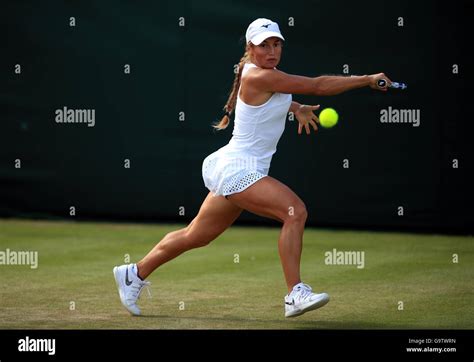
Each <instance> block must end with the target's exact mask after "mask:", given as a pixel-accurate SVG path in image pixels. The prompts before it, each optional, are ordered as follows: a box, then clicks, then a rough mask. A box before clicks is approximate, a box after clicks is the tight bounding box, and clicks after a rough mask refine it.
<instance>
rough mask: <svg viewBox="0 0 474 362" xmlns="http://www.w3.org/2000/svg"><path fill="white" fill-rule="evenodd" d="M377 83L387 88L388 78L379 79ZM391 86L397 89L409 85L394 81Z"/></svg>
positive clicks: (405, 87)
mask: <svg viewBox="0 0 474 362" xmlns="http://www.w3.org/2000/svg"><path fill="white" fill-rule="evenodd" d="M377 85H378V86H379V87H380V88H385V87H386V86H387V80H386V79H383V78H382V79H379V80H378V81H377ZM389 87H390V88H396V89H407V87H408V86H407V85H406V84H405V83H399V82H392V84H390V86H389Z"/></svg>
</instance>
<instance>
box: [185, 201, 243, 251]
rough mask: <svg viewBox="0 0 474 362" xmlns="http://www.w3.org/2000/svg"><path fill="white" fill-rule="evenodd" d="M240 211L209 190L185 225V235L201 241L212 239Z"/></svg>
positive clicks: (228, 224)
mask: <svg viewBox="0 0 474 362" xmlns="http://www.w3.org/2000/svg"><path fill="white" fill-rule="evenodd" d="M242 211H243V210H242V208H240V207H238V206H236V205H235V204H233V203H232V202H230V201H229V200H227V199H226V198H225V197H224V196H213V195H212V193H211V192H209V193H208V195H207V196H206V198H205V200H204V202H203V203H202V205H201V208H200V209H199V212H198V214H197V216H196V217H195V218H194V219H193V220H192V221H191V223H190V224H189V225H188V226H187V228H186V229H187V235H188V237H190V238H192V239H195V240H200V241H202V242H206V241H212V240H214V239H215V238H216V237H218V236H219V235H220V234H222V233H223V232H224V231H225V230H226V229H227V228H228V227H229V226H231V225H232V224H233V223H234V221H235V220H236V219H237V218H238V217H239V215H240V214H241V213H242Z"/></svg>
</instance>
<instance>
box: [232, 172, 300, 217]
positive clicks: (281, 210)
mask: <svg viewBox="0 0 474 362" xmlns="http://www.w3.org/2000/svg"><path fill="white" fill-rule="evenodd" d="M228 199H229V200H230V201H232V202H233V203H234V204H235V205H237V206H239V207H240V208H242V209H245V210H247V211H250V212H252V213H254V214H257V215H260V216H264V217H269V218H272V219H275V220H278V221H280V222H285V221H286V220H288V219H290V217H291V219H292V220H296V219H306V215H307V212H306V206H305V204H304V202H303V201H302V200H301V199H300V198H299V197H298V195H296V194H295V193H294V191H293V190H291V189H290V188H289V187H288V186H286V185H285V184H284V183H282V182H280V181H278V180H277V179H275V178H273V177H271V176H266V177H263V178H261V179H260V180H258V181H257V182H255V183H254V184H253V185H251V186H249V187H248V188H247V189H245V190H244V191H242V192H239V193H236V194H232V195H229V196H228Z"/></svg>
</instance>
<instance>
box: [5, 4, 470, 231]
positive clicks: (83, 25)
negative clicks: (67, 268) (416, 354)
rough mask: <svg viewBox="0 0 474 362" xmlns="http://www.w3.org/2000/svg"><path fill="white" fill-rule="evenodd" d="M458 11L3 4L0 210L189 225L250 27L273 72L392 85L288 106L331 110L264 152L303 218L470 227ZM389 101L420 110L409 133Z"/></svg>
mask: <svg viewBox="0 0 474 362" xmlns="http://www.w3.org/2000/svg"><path fill="white" fill-rule="evenodd" d="M471 3H472V2H468V1H463V2H454V3H448V2H433V1H428V0H425V1H419V2H418V1H417V2H414V1H390V2H388V1H387V2H382V1H361V2H355V1H354V2H349V1H341V0H338V1H300V0H296V1H272V2H270V1H183V0H180V1H168V2H157V1H140V2H135V1H121V2H116V1H100V2H99V1H81V2H66V1H64V2H63V1H49V2H36V1H7V2H3V3H2V5H1V7H2V10H1V15H0V17H1V30H2V31H1V34H2V35H1V37H2V47H1V48H2V54H1V57H0V77H1V78H0V79H1V93H0V110H1V123H0V142H1V146H0V147H1V154H0V185H1V188H0V216H16V217H17V216H24V217H65V218H71V216H70V207H71V206H74V207H75V208H76V216H75V218H104V219H105V218H107V219H110V218H112V219H140V220H153V221H156V222H158V221H165V220H166V221H189V220H191V219H192V218H193V217H194V216H195V214H196V213H197V211H198V210H199V206H200V204H201V202H202V201H203V199H204V197H205V196H206V194H207V192H208V191H207V189H205V187H204V185H203V181H202V177H201V165H202V161H203V159H204V158H205V157H206V156H207V155H208V154H209V153H211V152H213V151H214V150H216V149H217V148H219V147H221V146H223V145H224V144H226V143H227V142H228V141H229V139H230V137H231V129H228V130H226V131H223V132H219V133H216V132H213V130H212V129H211V127H210V125H211V123H212V122H214V121H216V120H217V119H218V118H219V115H220V114H221V109H222V106H223V105H224V103H225V101H226V98H227V94H228V91H229V88H230V85H231V83H232V81H233V66H234V64H235V63H236V62H238V60H239V59H240V57H241V55H242V53H243V47H244V42H243V36H244V34H245V30H246V27H247V25H248V24H249V23H250V22H251V21H252V20H253V19H255V18H257V17H268V18H271V19H273V20H275V21H277V22H279V24H280V27H281V30H282V32H283V34H284V36H285V37H286V40H287V41H286V43H285V47H284V54H283V59H282V62H281V65H280V68H281V69H282V70H284V71H286V72H289V73H294V74H300V75H307V76H317V75H322V74H342V72H343V66H344V64H348V65H349V67H350V74H368V73H375V72H385V73H386V74H387V75H388V76H389V77H391V78H392V79H393V80H400V81H404V82H406V83H408V84H409V88H408V89H407V90H405V91H390V92H388V94H383V93H381V92H376V91H372V90H370V89H360V90H357V91H352V92H349V93H346V94H343V95H339V96H335V97H304V96H294V99H295V100H297V101H300V102H304V103H310V104H321V107H322V108H325V107H334V108H336V109H337V110H338V111H339V114H340V122H339V124H338V126H337V127H335V128H334V129H331V130H321V131H320V132H319V133H318V134H317V135H314V134H313V135H311V136H306V135H300V136H298V135H297V122H296V121H293V122H292V121H289V120H288V121H287V124H286V130H285V133H284V134H283V136H282V139H281V141H280V143H279V146H278V151H277V153H276V154H275V156H274V158H273V162H272V167H271V170H270V175H271V176H273V177H275V178H277V179H279V180H281V181H283V182H284V183H286V184H287V185H289V186H290V187H291V188H292V189H293V190H294V191H295V192H296V193H297V194H298V195H299V196H300V197H301V198H302V199H303V200H304V201H305V203H306V206H307V208H308V211H309V220H308V224H311V225H322V226H335V225H337V226H345V227H364V228H365V227H391V228H399V229H401V230H403V229H407V228H411V229H413V228H430V229H436V230H448V231H468V232H470V231H471V230H472V229H471V227H472V224H473V219H474V217H473V211H472V205H473V193H472V191H471V188H472V184H473V178H472V177H471V175H470V173H471V171H472V163H473V160H472V146H471V141H470V140H469V138H470V130H472V126H471V123H472V117H471V116H470V112H468V110H470V108H471V105H470V104H469V101H470V97H469V96H468V95H467V92H468V89H467V86H468V84H469V83H471V82H472V80H473V78H472V70H471V69H470V68H471V67H472V64H474V63H473V62H472V58H470V57H468V56H467V54H466V52H465V49H466V47H472V44H471V43H470V42H469V41H468V40H467V35H465V31H466V30H467V29H468V27H469V22H470V21H471V20H472V14H473V11H472V10H473V9H472V5H471ZM70 17H74V18H75V20H76V26H75V27H71V26H70V20H69V19H70ZM180 17H183V18H184V21H185V26H184V27H180V26H179V18H180ZM290 17H292V18H293V19H294V26H290V25H289V18H290ZM399 17H403V22H404V26H403V27H401V26H398V21H399ZM16 64H20V65H21V74H15V72H14V70H15V65H16ZM124 64H130V66H131V73H130V74H124ZM453 64H458V66H459V74H453V72H452V67H453ZM64 106H67V107H69V108H87V109H95V112H96V124H95V127H87V125H85V124H57V123H56V122H55V113H54V112H55V110H56V109H58V108H62V107H64ZM389 106H391V107H393V108H400V109H418V110H420V112H421V124H420V126H419V127H412V125H410V124H382V123H381V122H380V116H379V112H380V110H381V109H384V108H387V107H389ZM180 112H184V114H185V120H184V121H180V120H179V113H180ZM16 159H20V160H21V168H15V160H16ZM124 159H129V160H130V168H129V169H127V168H124ZM344 159H348V160H349V165H350V167H349V168H348V169H345V168H343V160H344ZM453 159H457V160H458V164H459V167H458V168H457V169H456V168H453V167H452V164H453ZM399 206H402V207H403V209H404V215H403V216H400V215H398V211H399V209H398V207H399ZM180 207H182V208H181V209H180ZM183 208H184V209H183ZM180 210H181V211H183V210H184V215H182V212H181V214H180ZM240 220H241V221H258V222H263V221H264V219H262V218H259V217H256V216H253V215H251V214H249V213H244V214H243V215H242V216H241V218H240Z"/></svg>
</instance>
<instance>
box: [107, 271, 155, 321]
mask: <svg viewBox="0 0 474 362" xmlns="http://www.w3.org/2000/svg"><path fill="white" fill-rule="evenodd" d="M114 277H115V282H116V283H117V288H118V292H119V295H120V301H121V302H122V304H123V306H124V307H125V308H126V309H127V310H128V311H129V312H130V313H132V314H133V315H140V314H141V311H140V308H138V306H137V300H138V298H139V297H140V294H141V292H142V290H143V288H144V287H148V286H149V285H150V284H151V283H150V282H147V281H143V280H141V279H140V278H139V277H138V276H137V265H136V264H128V265H121V266H116V267H115V268H114ZM147 290H148V288H147ZM148 294H150V291H149V290H148Z"/></svg>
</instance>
